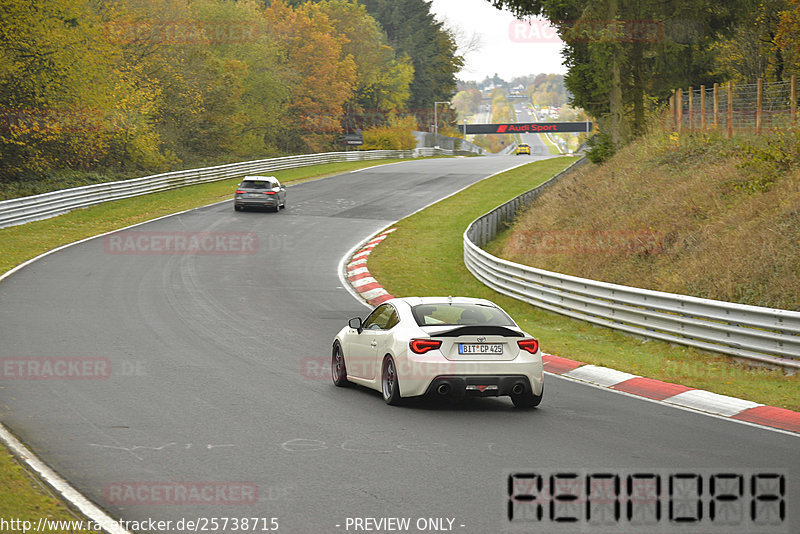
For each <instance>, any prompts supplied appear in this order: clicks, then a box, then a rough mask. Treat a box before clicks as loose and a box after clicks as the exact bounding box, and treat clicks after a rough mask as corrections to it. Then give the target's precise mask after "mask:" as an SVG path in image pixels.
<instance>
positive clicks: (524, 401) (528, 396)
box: [511, 384, 544, 410]
mask: <svg viewBox="0 0 800 534" xmlns="http://www.w3.org/2000/svg"><path fill="white" fill-rule="evenodd" d="M542 397H544V384H542V393H541V395H534V394H533V393H531V392H528V391H526V392H525V393H523V394H522V395H511V402H513V403H514V408H517V409H520V410H529V409H531V408H536V407H537V406H539V404H541V402H542Z"/></svg>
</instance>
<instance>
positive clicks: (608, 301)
mask: <svg viewBox="0 0 800 534" xmlns="http://www.w3.org/2000/svg"><path fill="white" fill-rule="evenodd" d="M584 161H585V158H581V160H579V161H578V162H577V164H582V162H584ZM574 167H575V165H573V166H571V167H569V168H568V169H566V170H565V171H562V172H561V173H559V174H558V175H556V176H554V177H553V178H551V179H550V180H548V181H547V182H545V183H544V184H542V185H540V186H539V187H537V188H535V189H533V190H531V191H528V192H526V193H523V194H522V195H520V196H518V197H516V198H514V199H512V200H510V201H508V202H506V203H505V204H503V205H502V206H499V207H497V208H495V209H493V210H492V211H490V212H489V213H486V214H485V215H482V216H481V217H479V218H477V219H475V220H474V221H473V222H472V223H471V224H470V225H469V226H468V227H467V229H466V231H465V232H464V236H463V242H464V263H465V265H466V267H467V269H469V271H470V272H471V273H472V274H473V275H474V276H475V277H476V278H477V279H478V280H480V281H481V282H483V283H484V284H486V285H487V286H489V287H491V288H492V289H494V290H496V291H498V292H500V293H503V294H505V295H508V296H511V297H513V298H516V299H518V300H522V301H525V302H528V303H530V304H532V305H534V306H536V307H539V308H543V309H545V310H549V311H552V312H556V313H560V314H562V315H566V316H569V317H572V318H575V319H580V320H584V321H588V322H590V323H594V324H597V325H601V326H606V327H609V328H614V329H617V330H622V331H624V332H627V333H629V334H635V335H638V336H643V337H647V338H652V339H659V340H662V341H668V342H671V343H679V344H682V345H688V346H692V347H697V348H700V349H705V350H709V351H713V352H720V353H723V354H728V355H730V356H736V357H740V358H746V359H750V360H756V361H759V362H764V363H768V364H772V365H778V366H781V367H784V368H793V369H800V312H796V311H789V310H780V309H773V308H762V307H759V306H747V305H744V304H735V303H730V302H723V301H718V300H710V299H703V298H698V297H691V296H686V295H677V294H674V293H664V292H660V291H651V290H647V289H639V288H636V287H628V286H622V285H617V284H609V283H606V282H598V281H596V280H589V279H586V278H578V277H575V276H569V275H564V274H559V273H554V272H550V271H545V270H542V269H536V268H534V267H529V266H527V265H520V264H518V263H513V262H510V261H506V260H503V259H501V258H497V257H495V256H492V255H491V254H489V253H488V252H486V251H484V250H483V249H482V248H481V247H483V246H485V245H486V243H488V242H489V241H491V240H492V239H494V237H495V236H496V235H497V233H498V231H499V230H500V229H501V226H507V225H510V224H511V223H512V222H513V220H514V219H515V218H516V216H517V213H518V212H519V210H520V209H522V208H523V207H526V206H528V205H529V204H530V203H531V202H532V201H533V200H534V199H535V198H536V197H538V196H539V195H540V194H541V193H542V192H543V191H545V190H546V189H547V188H548V187H549V186H551V185H552V184H553V183H555V182H556V181H557V180H558V179H559V178H561V177H562V176H563V175H564V174H565V173H567V172H569V171H571V170H572V169H573V168H574Z"/></svg>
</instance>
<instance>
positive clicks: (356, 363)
mask: <svg viewBox="0 0 800 534" xmlns="http://www.w3.org/2000/svg"><path fill="white" fill-rule="evenodd" d="M331 375H332V378H333V383H334V384H336V385H337V386H344V385H347V384H349V383H355V384H360V385H362V386H366V387H368V388H372V389H376V390H378V391H380V392H382V393H383V399H384V400H385V401H386V403H387V404H392V405H396V404H399V403H400V402H401V400H402V399H403V398H406V397H417V396H420V395H432V396H435V395H439V396H450V397H456V398H458V397H464V396H477V397H496V396H501V395H508V396H510V397H511V400H512V401H513V402H514V406H516V407H517V408H532V407H534V406H538V405H539V403H540V402H541V401H542V394H543V392H544V382H543V368H542V354H541V352H540V351H539V342H538V341H537V340H536V339H534V338H532V337H531V336H530V335H528V334H527V333H525V332H523V331H522V330H521V329H520V327H519V326H517V324H516V323H515V322H514V321H513V320H512V319H511V317H509V316H508V314H507V313H506V312H504V311H503V310H502V309H501V308H500V307H498V306H497V305H496V304H494V303H492V302H490V301H488V300H483V299H475V298H466V297H409V298H394V299H391V300H388V301H386V302H385V303H383V304H381V305H380V306H378V307H377V308H375V309H374V310H373V311H372V313H370V314H369V316H368V317H367V318H366V319H365V320H363V321H362V320H361V318H360V317H356V318H354V319H350V322H349V323H348V326H346V327H344V328H342V330H341V331H340V332H339V333H338V334H337V335H336V339H334V342H333V351H332V357H331Z"/></svg>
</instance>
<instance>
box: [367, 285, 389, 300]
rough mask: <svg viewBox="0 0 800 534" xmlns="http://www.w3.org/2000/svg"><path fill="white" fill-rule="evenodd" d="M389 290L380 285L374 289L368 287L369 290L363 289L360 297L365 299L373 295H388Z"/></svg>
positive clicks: (373, 296)
mask: <svg viewBox="0 0 800 534" xmlns="http://www.w3.org/2000/svg"><path fill="white" fill-rule="evenodd" d="M388 294H389V292H388V291H386V290H385V289H383V288H382V287H376V288H375V289H370V290H369V291H364V292H363V293H361V297H362V298H364V299H366V300H372V299H374V298H375V297H380V296H381V295H388Z"/></svg>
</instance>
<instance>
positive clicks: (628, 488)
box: [505, 470, 789, 534]
mask: <svg viewBox="0 0 800 534" xmlns="http://www.w3.org/2000/svg"><path fill="white" fill-rule="evenodd" d="M506 477H507V478H506V482H507V495H506V497H507V500H506V518H505V519H506V522H505V523H506V527H507V528H510V531H512V532H513V531H514V530H515V527H519V528H520V530H521V531H525V530H526V529H532V528H545V531H547V532H551V531H553V532H557V531H564V532H572V531H574V530H575V529H576V528H581V529H583V528H585V527H587V526H588V527H591V530H592V532H604V531H608V532H676V531H677V532H703V533H715V532H720V533H723V532H724V533H733V532H742V533H744V532H747V533H748V534H750V533H753V534H755V533H760V532H764V533H766V532H769V533H775V532H788V529H789V524H788V523H789V522H788V521H787V517H786V511H787V509H786V498H787V489H786V476H785V475H784V474H783V473H781V472H780V471H779V470H774V471H772V470H769V471H768V470H764V471H760V472H756V471H752V472H742V471H739V472H734V471H725V470H718V471H714V470H686V471H678V470H676V471H666V470H597V471H553V472H544V471H538V470H531V471H512V472H508V473H507V475H506Z"/></svg>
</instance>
